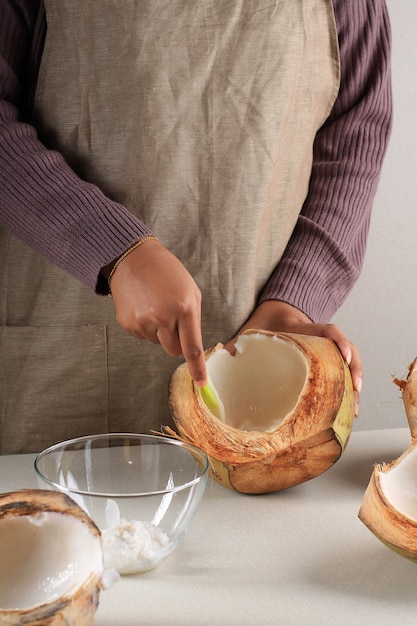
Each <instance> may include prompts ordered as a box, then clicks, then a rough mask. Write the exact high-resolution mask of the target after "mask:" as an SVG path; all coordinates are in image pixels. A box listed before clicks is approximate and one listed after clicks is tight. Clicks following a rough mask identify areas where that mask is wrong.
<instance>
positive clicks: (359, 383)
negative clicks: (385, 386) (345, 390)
mask: <svg viewBox="0 0 417 626" xmlns="http://www.w3.org/2000/svg"><path fill="white" fill-rule="evenodd" d="M355 389H356V391H357V392H358V393H360V392H361V391H362V376H357V377H356V381H355Z"/></svg>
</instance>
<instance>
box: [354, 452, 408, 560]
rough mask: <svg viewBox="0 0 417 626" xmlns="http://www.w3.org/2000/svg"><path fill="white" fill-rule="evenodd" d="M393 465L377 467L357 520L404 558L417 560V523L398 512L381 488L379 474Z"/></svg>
mask: <svg viewBox="0 0 417 626" xmlns="http://www.w3.org/2000/svg"><path fill="white" fill-rule="evenodd" d="M402 457H403V455H401V457H400V459H401V458H402ZM398 461H399V459H398V460H397V461H395V462H394V463H397V462H398ZM394 463H390V464H389V465H377V466H375V467H374V470H373V472H372V476H371V479H370V481H369V484H368V487H367V489H366V491H365V495H364V498H363V501H362V504H361V507H360V509H359V513H358V517H359V519H360V520H361V522H363V523H364V524H365V526H367V528H368V529H369V530H370V531H371V532H372V533H373V534H374V535H375V537H377V538H378V539H379V540H380V541H382V543H383V544H384V545H386V546H388V547H389V548H390V549H391V550H393V551H394V552H396V553H397V554H400V555H401V556H403V557H406V558H408V559H411V560H412V561H417V520H412V519H411V518H410V517H407V516H406V515H403V514H402V513H401V512H400V511H398V510H397V509H395V508H394V507H393V506H392V504H391V503H390V502H389V500H388V499H387V498H386V496H385V494H384V492H383V490H382V488H381V482H380V479H379V476H380V473H381V472H386V471H389V470H390V468H392V466H393V465H394Z"/></svg>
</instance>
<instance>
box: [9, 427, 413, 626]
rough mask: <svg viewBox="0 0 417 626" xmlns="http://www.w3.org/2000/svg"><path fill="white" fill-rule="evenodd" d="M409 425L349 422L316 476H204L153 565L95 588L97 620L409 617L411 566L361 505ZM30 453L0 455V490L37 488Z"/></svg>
mask: <svg viewBox="0 0 417 626" xmlns="http://www.w3.org/2000/svg"><path fill="white" fill-rule="evenodd" d="M409 442H410V435H409V431H408V429H407V428H401V429H387V430H379V431H365V432H361V431H358V432H353V434H352V436H351V439H350V441H349V444H348V446H347V449H346V451H345V453H344V455H343V457H342V458H341V459H340V460H339V461H338V462H337V463H336V464H335V465H334V466H333V467H332V468H330V469H329V470H328V471H327V472H325V473H324V474H323V475H321V476H318V477H317V478H314V479H313V480H311V481H309V482H307V483H304V484H303V485H299V486H297V487H293V488H292V489H289V490H287V491H282V492H279V493H275V494H270V495H265V496H245V495H242V494H238V493H234V492H232V491H229V490H228V489H225V488H224V487H220V486H219V485H217V484H215V483H212V482H211V481H209V483H208V485H207V490H206V493H205V496H204V499H203V502H202V504H201V506H200V509H199V510H198V512H197V514H196V517H195V520H194V524H193V526H192V527H191V529H190V531H189V533H188V534H187V535H186V537H185V538H184V540H183V542H182V543H181V544H180V546H179V547H178V548H177V550H176V551H175V552H174V553H173V554H172V555H171V556H170V557H168V559H167V560H166V561H165V562H164V563H163V564H162V565H161V566H160V567H159V568H158V569H156V570H153V571H151V572H147V573H145V574H140V575H137V576H133V577H124V578H123V579H122V580H121V582H119V583H117V584H116V585H114V586H113V587H112V588H111V589H108V590H105V591H103V592H102V594H101V599H100V606H99V608H98V611H97V614H96V621H95V624H96V625H97V626H148V625H149V626H150V625H157V626H160V625H161V626H162V625H165V624H166V625H169V626H200V625H209V624H210V625H213V626H246V625H248V626H264V625H265V626H269V625H279V626H310V625H311V626H315V625H332V626H344V625H346V626H356V625H358V626H373V625H374V624H375V626H376V625H378V626H388V625H391V624H392V625H393V626H394V625H395V626H397V625H398V626H407V625H412V626H415V625H416V624H417V565H416V564H414V563H413V562H411V561H409V560H407V559H405V558H403V557H400V556H399V555H397V554H396V553H394V552H393V551H391V550H390V549H388V548H387V547H385V546H384V545H383V544H382V543H381V542H380V541H378V539H376V538H375V537H374V535H373V534H372V533H371V532H370V531H369V530H368V529H367V528H366V527H365V526H364V525H363V524H362V522H360V521H359V519H358V517H357V514H358V510H359V507H360V504H361V502H362V499H363V495H364V492H365V489H366V487H367V485H368V482H369V479H370V476H371V473H372V467H373V464H374V463H376V462H383V461H386V462H389V461H392V460H394V459H395V458H397V457H398V456H399V455H400V454H401V453H402V452H403V451H404V450H405V449H406V448H407V447H408V445H409ZM33 459H34V456H33V455H20V456H3V457H1V456H0V491H1V492H5V491H12V490H14V489H21V488H31V487H36V481H35V476H34V471H33Z"/></svg>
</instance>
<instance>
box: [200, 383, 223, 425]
mask: <svg viewBox="0 0 417 626" xmlns="http://www.w3.org/2000/svg"><path fill="white" fill-rule="evenodd" d="M199 389H200V393H201V397H202V399H203V402H204V404H205V405H206V407H207V408H208V409H209V411H210V412H211V413H213V415H215V416H216V417H219V418H220V419H222V420H223V421H224V407H223V402H222V401H221V400H220V398H219V394H218V393H217V390H216V388H215V386H214V385H213V383H212V381H211V379H210V378H207V383H206V384H205V385H204V387H200V388H199Z"/></svg>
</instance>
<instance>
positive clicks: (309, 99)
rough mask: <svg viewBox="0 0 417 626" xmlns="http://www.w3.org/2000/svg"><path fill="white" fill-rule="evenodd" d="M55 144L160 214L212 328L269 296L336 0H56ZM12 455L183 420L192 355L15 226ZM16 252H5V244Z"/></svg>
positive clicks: (314, 116)
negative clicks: (183, 377) (133, 323)
mask: <svg viewBox="0 0 417 626" xmlns="http://www.w3.org/2000/svg"><path fill="white" fill-rule="evenodd" d="M45 6H46V14H47V22H48V33H47V40H46V44H45V50H44V55H43V60H42V65H41V71H40V76H39V82H38V89H37V94H36V102H35V118H34V119H35V123H36V125H37V126H38V128H39V130H40V135H41V137H42V138H43V140H44V141H45V142H46V144H47V145H48V146H50V147H52V148H56V149H59V150H60V151H62V152H63V154H64V155H65V157H66V159H67V160H68V162H69V163H70V164H71V165H72V167H74V169H75V170H76V171H77V172H78V174H79V175H80V176H81V177H83V178H86V179H88V180H90V181H92V182H94V183H96V184H97V185H98V186H99V187H100V188H101V189H102V190H103V191H104V192H105V193H106V194H108V196H110V197H111V198H112V199H114V200H117V201H118V202H121V203H123V204H124V205H125V206H127V207H128V208H129V209H130V210H131V211H132V212H134V213H135V214H136V215H137V216H138V217H139V218H140V219H141V220H143V221H144V222H145V223H146V224H147V225H148V226H149V227H150V228H152V229H153V230H154V232H155V234H156V235H157V236H158V237H159V239H160V241H161V242H162V243H163V244H164V245H165V246H166V247H167V248H169V249H170V250H171V251H172V252H173V253H174V254H176V255H177V256H178V257H179V259H180V260H181V261H182V262H183V263H184V264H185V266H186V267H187V269H188V270H189V271H190V272H191V274H192V275H193V276H194V278H195V280H196V282H197V284H198V285H199V286H200V288H201V289H202V292H203V313H202V315H203V338H204V342H205V346H206V347H209V346H210V345H212V344H213V343H216V342H217V341H226V340H227V339H229V338H230V337H231V336H232V335H233V333H234V332H236V331H237V330H238V328H239V327H240V326H241V325H242V324H243V322H244V321H245V320H246V318H247V317H248V315H249V314H250V312H251V311H252V309H253V308H254V306H255V303H256V299H257V296H258V295H259V291H260V290H261V288H262V286H263V285H264V284H265V282H266V280H267V279H268V277H269V276H270V274H271V272H272V271H273V269H274V267H275V265H276V264H277V262H278V261H279V259H280V257H281V255H282V253H283V250H284V249H285V246H286V244H287V242H288V239H289V237H290V235H291V232H292V230H293V227H294V225H295V222H296V220H297V216H298V214H299V212H300V209H301V207H302V204H303V201H304V199H305V196H306V194H307V189H308V183H309V177H310V172H311V163H312V144H313V140H314V136H315V134H316V132H317V130H318V128H319V127H320V126H321V125H322V124H323V122H324V120H325V119H326V117H327V116H328V114H329V112H330V110H331V107H332V105H333V103H334V99H335V97H336V94H337V90H338V80H339V65H338V45H337V35H336V29H335V23H334V16H333V8H332V4H331V2H330V0H291V1H288V0H278V1H274V2H271V1H267V0H253V1H250V0H229V1H225V0H202V1H199V2H194V1H192V0H171V1H170V2H167V1H161V0H120V1H116V0H114V1H110V0H100V1H99V2H89V1H88V0H46V1H45ZM3 242H4V245H3V249H4V250H5V252H6V255H5V265H4V267H3V268H2V270H1V275H0V278H1V286H2V293H3V294H6V293H7V297H5V302H3V303H2V307H1V316H2V319H1V322H2V330H1V333H2V334H1V352H2V354H3V359H4V360H5V362H4V361H3V363H2V365H1V367H2V372H3V371H5V372H6V373H5V378H4V380H3V382H2V387H3V389H2V394H1V395H2V398H1V400H0V403H1V404H0V420H1V421H0V427H1V434H0V439H1V446H0V450H1V451H2V452H17V451H24V450H26V451H29V450H39V449H40V448H42V447H43V446H45V445H47V444H50V443H53V442H55V441H58V440H61V439H64V438H68V437H72V436H78V435H82V434H86V433H90V432H103V431H109V430H110V431H115V430H129V431H143V432H147V431H148V430H149V429H150V428H157V429H158V428H159V427H160V425H161V424H167V423H169V421H170V416H169V408H168V381H169V375H170V373H171V372H172V370H173V369H174V368H175V367H176V366H177V365H178V363H179V362H180V359H172V358H170V357H168V356H166V355H165V353H164V352H163V350H162V348H161V347H160V346H154V345H152V344H149V343H147V342H140V341H138V340H136V339H134V338H132V337H130V336H129V335H128V334H127V333H126V332H124V331H123V330H122V329H120V328H119V327H118V325H117V323H116V322H115V319H114V306H113V303H112V301H111V300H110V299H108V298H103V297H99V296H96V295H94V294H92V293H90V292H89V291H88V290H87V289H86V288H85V287H84V286H83V285H81V284H79V283H78V282H77V281H76V280H75V279H74V278H72V277H71V276H69V275H67V274H66V273H65V272H63V271H62V270H60V269H59V268H57V267H55V266H53V265H52V264H50V263H49V262H48V261H45V260H43V259H41V258H39V257H38V256H37V255H36V254H35V253H33V252H31V251H30V250H29V249H28V248H27V247H26V246H25V245H24V244H22V243H20V242H18V241H16V240H15V239H14V238H13V237H12V236H6V235H5V234H3ZM2 254H3V253H2Z"/></svg>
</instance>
